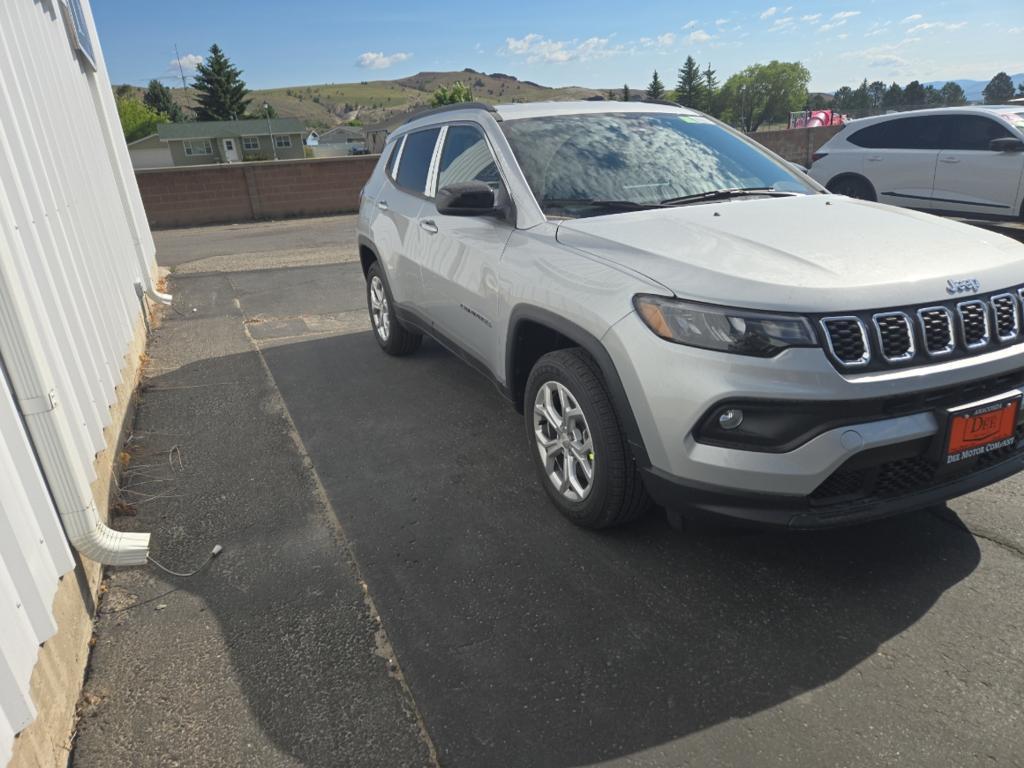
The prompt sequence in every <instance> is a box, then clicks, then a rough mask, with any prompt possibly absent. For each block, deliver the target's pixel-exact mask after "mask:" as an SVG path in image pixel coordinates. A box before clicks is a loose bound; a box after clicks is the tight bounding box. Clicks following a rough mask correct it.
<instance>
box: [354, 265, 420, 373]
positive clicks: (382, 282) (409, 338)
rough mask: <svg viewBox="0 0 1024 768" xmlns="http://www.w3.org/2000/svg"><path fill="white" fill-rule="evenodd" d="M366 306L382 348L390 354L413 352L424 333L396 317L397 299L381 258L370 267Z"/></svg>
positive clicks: (398, 354) (367, 276)
mask: <svg viewBox="0 0 1024 768" xmlns="http://www.w3.org/2000/svg"><path fill="white" fill-rule="evenodd" d="M366 307H367V309H368V310H369V312H370V325H371V326H373V337H374V338H375V339H377V343H378V344H380V348H381V349H383V350H384V351H385V352H387V353H388V354H389V355H395V356H401V355H411V354H412V353H413V352H415V351H416V350H417V349H418V348H419V346H420V342H421V341H423V337H422V336H421V335H420V334H418V333H413V332H412V331H410V330H409V329H407V328H406V327H405V326H404V325H402V324H401V323H400V322H399V320H398V318H397V317H395V302H394V299H392V298H391V289H390V288H388V283H387V279H386V278H385V277H384V270H383V269H381V267H380V263H379V262H376V261H375V262H373V264H371V265H370V268H369V269H368V270H367V271H366Z"/></svg>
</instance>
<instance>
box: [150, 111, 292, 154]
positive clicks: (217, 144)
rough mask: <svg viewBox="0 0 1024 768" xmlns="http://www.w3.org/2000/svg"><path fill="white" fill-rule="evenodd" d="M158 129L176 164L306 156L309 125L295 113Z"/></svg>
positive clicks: (194, 123) (173, 125)
mask: <svg viewBox="0 0 1024 768" xmlns="http://www.w3.org/2000/svg"><path fill="white" fill-rule="evenodd" d="M156 131H157V137H158V138H159V140H160V141H161V142H162V143H164V144H166V146H167V147H168V148H169V149H170V151H171V161H172V164H173V165H211V164H216V163H238V162H242V161H243V160H297V159H300V158H302V157H304V156H305V153H304V149H303V147H304V146H305V145H304V144H303V136H304V135H305V132H306V129H305V126H304V125H303V124H302V121H301V120H296V119H295V118H291V117H285V118H275V119H273V120H269V121H268V120H262V119H260V120H215V121H208V122H198V121H189V122H184V123H160V124H159V125H158V126H157V127H156Z"/></svg>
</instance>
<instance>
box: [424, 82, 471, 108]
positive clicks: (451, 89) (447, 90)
mask: <svg viewBox="0 0 1024 768" xmlns="http://www.w3.org/2000/svg"><path fill="white" fill-rule="evenodd" d="M472 100H473V92H472V91H471V90H470V89H469V86H468V85H466V84H465V83H463V82H462V81H461V80H456V81H455V82H454V83H452V84H451V85H449V86H444V85H442V86H440V87H439V88H438V89H437V90H435V91H434V95H433V96H431V97H430V106H432V107H443V106H444V105H445V104H459V103H461V102H463V101H472Z"/></svg>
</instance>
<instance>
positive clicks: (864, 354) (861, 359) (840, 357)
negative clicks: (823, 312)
mask: <svg viewBox="0 0 1024 768" xmlns="http://www.w3.org/2000/svg"><path fill="white" fill-rule="evenodd" d="M821 327H822V328H824V330H825V338H826V339H827V340H828V349H829V352H831V354H832V357H833V358H835V359H836V360H837V361H838V362H839V363H841V364H842V365H844V366H845V367H847V368H862V367H863V366H865V365H867V364H868V363H870V362H871V345H870V343H869V342H868V332H867V328H866V327H865V326H864V321H863V320H861V319H860V318H859V317H857V316H856V315H843V316H840V317H826V318H823V319H822V321H821Z"/></svg>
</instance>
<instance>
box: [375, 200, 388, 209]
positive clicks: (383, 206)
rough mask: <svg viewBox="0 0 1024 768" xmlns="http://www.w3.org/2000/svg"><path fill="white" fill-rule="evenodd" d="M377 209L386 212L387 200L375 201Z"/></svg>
mask: <svg viewBox="0 0 1024 768" xmlns="http://www.w3.org/2000/svg"><path fill="white" fill-rule="evenodd" d="M377 207H378V208H380V209H381V210H382V211H386V210H387V209H388V201H387V200H378V201H377Z"/></svg>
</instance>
